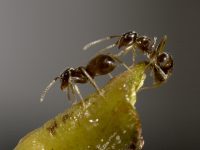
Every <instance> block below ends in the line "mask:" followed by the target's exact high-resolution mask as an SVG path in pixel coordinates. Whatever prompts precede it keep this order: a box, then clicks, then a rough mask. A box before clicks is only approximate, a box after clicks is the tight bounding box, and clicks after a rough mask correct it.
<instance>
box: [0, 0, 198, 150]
mask: <svg viewBox="0 0 200 150" xmlns="http://www.w3.org/2000/svg"><path fill="white" fill-rule="evenodd" d="M199 6H200V2H199V1H197V0H196V1H192V0H191V1H183V0H177V1H175V0H168V1H161V0H157V1H147V0H146V1H144V0H140V1H136V0H123V1H120V0H118V1H117V0H110V1H108V0H101V1H94V0H90V1H89V0H84V1H83V0H65V1H64V0H0V149H1V150H9V149H13V148H14V146H15V145H16V144H17V142H18V140H19V139H20V137H22V136H24V135H25V134H26V133H27V132H29V131H31V130H33V129H34V128H37V127H39V126H40V125H42V124H43V123H44V122H45V121H46V120H47V119H50V118H52V117H53V116H55V115H56V114H57V113H58V112H62V111H63V110H64V109H66V107H68V106H69V105H71V103H70V102H67V100H66V95H65V94H64V93H62V92H61V91H60V90H59V83H57V84H56V86H55V87H54V88H52V89H51V90H50V92H49V93H48V95H47V97H46V99H45V101H44V103H42V104H41V103H39V96H40V93H41V91H42V90H43V89H44V87H45V86H46V85H47V83H49V81H50V80H51V79H52V78H53V77H54V76H55V75H57V74H58V73H60V71H62V70H63V69H64V68H65V67H71V66H73V67H77V66H79V65H84V64H86V62H87V61H88V60H89V59H90V58H91V57H92V56H93V55H94V54H95V53H96V52H97V50H96V51H95V50H92V49H91V50H89V51H87V52H84V51H81V47H82V46H83V45H84V44H86V43H87V42H89V41H92V40H95V39H98V38H100V37H104V36H106V35H112V34H120V33H123V32H126V31H129V30H135V31H137V32H138V33H141V34H145V35H148V36H150V37H153V36H157V37H159V38H160V37H162V36H163V35H164V34H167V35H168V38H169V40H168V44H167V50H168V52H170V53H171V54H172V55H173V57H174V59H175V69H174V72H173V76H172V77H171V78H170V79H169V81H168V82H167V84H165V85H163V86H162V87H160V88H158V89H154V90H148V91H144V92H141V93H139V96H138V99H139V100H138V103H137V109H138V111H139V114H140V117H141V121H142V126H143V135H144V138H145V147H144V150H169V149H170V150H172V149H173V150H180V149H181V150H190V149H200V145H199V140H200V137H199V136H200V135H199V133H200V116H199V114H200V109H199V106H200V96H199V95H200V88H199V85H200V82H199V81H200V80H199V77H200V67H199V60H200V59H199V57H200V50H199V43H200V42H199V40H200V39H199V33H200V30H199V27H200V20H199V17H200V16H199V14H200V9H199ZM125 61H126V60H125ZM128 62H129V59H127V63H128ZM102 78H104V77H101V79H99V81H100V82H101V80H102ZM105 78H106V77H105ZM101 83H102V82H101ZM99 84H100V83H99ZM81 87H82V93H91V92H92V90H93V89H92V88H90V86H89V85H88V84H87V85H83V86H81ZM84 87H85V88H84ZM86 87H87V90H85V89H86Z"/></svg>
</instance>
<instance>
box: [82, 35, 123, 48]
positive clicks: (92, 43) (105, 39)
mask: <svg viewBox="0 0 200 150" xmlns="http://www.w3.org/2000/svg"><path fill="white" fill-rule="evenodd" d="M117 37H121V36H120V35H113V36H107V37H105V38H101V39H98V40H96V41H93V42H90V43H88V44H86V45H85V46H84V47H83V50H84V51H85V50H87V49H88V48H90V47H92V46H93V45H96V44H98V43H101V42H103V41H107V40H110V39H112V38H117Z"/></svg>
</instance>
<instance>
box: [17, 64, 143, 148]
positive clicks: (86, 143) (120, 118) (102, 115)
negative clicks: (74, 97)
mask: <svg viewBox="0 0 200 150" xmlns="http://www.w3.org/2000/svg"><path fill="white" fill-rule="evenodd" d="M145 68H146V65H145V64H144V63H141V64H137V65H136V66H134V67H130V70H127V71H125V72H123V73H121V74H120V75H118V76H116V77H115V78H113V79H112V80H111V81H109V83H107V84H106V85H105V87H104V88H102V89H101V91H102V92H103V96H101V95H99V94H98V92H96V93H94V94H91V95H89V96H88V97H87V98H86V99H85V100H84V101H85V107H83V105H82V102H80V103H78V104H76V105H73V106H72V107H71V108H69V109H67V110H66V111H65V112H63V113H60V114H58V115H57V116H56V117H55V118H53V119H51V120H49V121H48V122H46V123H45V124H44V125H43V126H41V127H40V128H38V129H35V130H34V131H32V132H30V133H29V134H27V135H26V136H25V137H23V138H22V139H21V140H20V142H19V143H18V145H17V146H16V147H15V150H140V149H141V147H142V145H143V139H142V135H141V124H140V120H139V117H138V114H137V112H136V109H135V107H134V105H135V102H136V93H137V91H138V90H139V88H140V87H141V86H142V85H143V82H144V79H145ZM27 113H28V112H27Z"/></svg>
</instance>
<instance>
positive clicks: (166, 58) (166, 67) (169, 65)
mask: <svg viewBox="0 0 200 150" xmlns="http://www.w3.org/2000/svg"><path fill="white" fill-rule="evenodd" d="M157 64H158V66H159V67H160V68H161V69H162V70H163V72H164V73H165V74H168V73H170V72H172V69H173V59H172V56H171V55H169V54H167V53H165V52H163V53H161V54H159V55H158V56H157Z"/></svg>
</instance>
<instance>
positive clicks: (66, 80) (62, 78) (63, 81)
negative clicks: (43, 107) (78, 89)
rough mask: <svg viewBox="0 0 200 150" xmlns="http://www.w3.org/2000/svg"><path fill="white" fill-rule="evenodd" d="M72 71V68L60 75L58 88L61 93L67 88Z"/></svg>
mask: <svg viewBox="0 0 200 150" xmlns="http://www.w3.org/2000/svg"><path fill="white" fill-rule="evenodd" d="M73 70H74V69H73V68H68V69H66V70H65V71H64V72H63V73H61V75H60V77H59V78H60V82H61V85H60V88H61V90H62V91H64V90H65V89H66V87H67V86H68V84H69V78H70V77H71V72H72V71H73Z"/></svg>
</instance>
